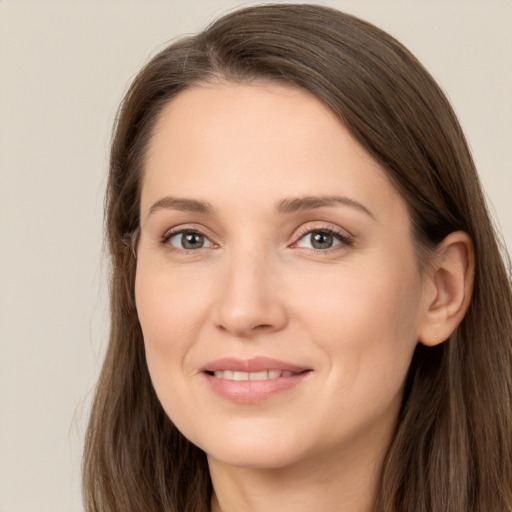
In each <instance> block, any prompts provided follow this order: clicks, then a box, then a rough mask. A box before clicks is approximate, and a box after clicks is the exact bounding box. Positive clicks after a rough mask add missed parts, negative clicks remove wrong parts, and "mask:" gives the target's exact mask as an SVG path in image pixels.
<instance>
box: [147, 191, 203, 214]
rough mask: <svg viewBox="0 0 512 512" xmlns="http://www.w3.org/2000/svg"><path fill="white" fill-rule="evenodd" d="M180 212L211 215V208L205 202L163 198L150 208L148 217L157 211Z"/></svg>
mask: <svg viewBox="0 0 512 512" xmlns="http://www.w3.org/2000/svg"><path fill="white" fill-rule="evenodd" d="M162 209H163V210H180V211H183V212H194V213H203V214H205V215H209V214H212V213H213V206H212V205H211V204H210V203H208V202H206V201H198V200H197V199H185V198H178V197H169V196H167V197H163V198H162V199H159V200H158V201H157V202H156V203H154V204H153V206H151V208H150V209H149V212H148V216H149V215H151V214H152V213H154V212H155V211H157V210H162Z"/></svg>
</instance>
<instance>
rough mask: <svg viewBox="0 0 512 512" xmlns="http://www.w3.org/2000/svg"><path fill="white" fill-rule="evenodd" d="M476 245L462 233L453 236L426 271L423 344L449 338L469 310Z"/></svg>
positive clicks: (420, 339) (444, 242)
mask: <svg viewBox="0 0 512 512" xmlns="http://www.w3.org/2000/svg"><path fill="white" fill-rule="evenodd" d="M474 273H475V256H474V250H473V243H472V242H471V239H470V238H469V236H468V235H467V233H464V232H463V231H455V232H453V233H450V234H449V235H448V236H447V237H446V238H445V239H444V240H443V241H442V242H441V243H440V244H439V247H438V250H437V255H436V257H435V259H434V264H433V265H432V266H431V267H430V268H429V270H427V274H428V275H426V280H427V283H426V287H425V310H424V316H423V319H422V322H421V324H420V330H419V336H418V339H419V341H420V343H422V344H423V345H427V346H434V345H437V344H439V343H442V342H443V341H445V340H446V339H448V338H449V337H450V335H451V334H452V333H453V332H454V331H455V329H456V328H457V326H458V325H459V324H460V322H461V321H462V319H463V318H464V315H465V314H466V311H467V310H468V307H469V303H470V301H471V295H472V292H473V281H474Z"/></svg>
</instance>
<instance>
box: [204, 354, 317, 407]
mask: <svg viewBox="0 0 512 512" xmlns="http://www.w3.org/2000/svg"><path fill="white" fill-rule="evenodd" d="M201 373H202V374H203V376H204V378H205V380H206V382H207V383H208V388H209V389H210V390H211V391H213V392H214V394H215V395H217V396H220V397H221V398H222V399H224V400H228V401H229V402H232V403H236V404H246V405H247V404H255V403H258V402H262V401H265V400H269V399H270V398H272V397H274V396H276V395H279V394H281V393H284V392H286V391H291V390H293V389H294V388H297V387H298V386H299V385H300V384H301V383H303V382H304V381H305V380H306V379H307V378H308V377H309V376H310V375H311V374H312V373H313V371H312V369H311V368H306V367H303V366H298V365H296V364H292V363H289V362H286V361H278V360H276V359H271V358H267V357H254V358H251V359H238V358H230V357H228V358H222V359H217V360H215V361H212V362H210V363H208V364H207V365H206V366H205V367H203V368H202V372H201Z"/></svg>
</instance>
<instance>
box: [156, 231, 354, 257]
mask: <svg viewBox="0 0 512 512" xmlns="http://www.w3.org/2000/svg"><path fill="white" fill-rule="evenodd" d="M313 233H322V234H327V235H330V236H332V237H334V238H335V239H337V240H338V241H339V242H340V244H337V245H335V246H334V247H329V248H327V249H315V248H303V249H306V250H309V251H313V252H315V253H320V254H326V253H330V252H332V251H336V250H339V249H341V248H342V247H350V246H352V245H353V243H354V240H353V238H352V236H351V235H348V234H347V233H344V232H342V231H340V230H337V229H333V228H330V227H326V226H323V227H318V228H317V227H314V228H311V227H305V228H303V229H302V230H301V231H299V233H298V235H297V236H296V241H295V242H293V244H291V247H292V248H297V244H298V243H299V242H300V241H301V240H303V239H304V238H305V237H306V236H307V235H310V234H313ZM182 234H195V235H199V236H202V237H204V238H205V239H206V240H208V241H209V242H210V243H211V244H212V245H213V246H215V245H216V244H215V243H214V242H212V241H211V240H210V238H208V237H207V236H206V235H205V234H204V233H202V232H201V231H200V230H198V229H194V228H182V229H177V230H169V231H167V232H166V233H165V234H164V235H163V236H162V238H161V240H160V243H161V244H162V245H165V246H166V247H167V249H168V250H170V251H173V252H182V253H189V254H190V253H191V252H195V251H197V250H199V249H203V247H200V248H199V249H184V248H178V247H174V246H172V245H171V244H170V243H169V242H170V240H171V238H173V237H175V236H177V235H182ZM340 246H341V247H340Z"/></svg>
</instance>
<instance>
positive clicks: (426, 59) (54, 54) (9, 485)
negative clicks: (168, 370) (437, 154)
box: [0, 0, 512, 512]
mask: <svg viewBox="0 0 512 512" xmlns="http://www.w3.org/2000/svg"><path fill="white" fill-rule="evenodd" d="M247 3H255V2H245V4H247ZM317 3H318V2H317ZM322 3H324V4H326V5H330V6H334V7H338V8H340V9H342V10H346V11H348V12H351V13H354V14H356V15H359V16H361V17H363V18H365V19H367V20H369V21H372V22H374V23H375V24H377V25H378V26H380V27H382V28H384V29H386V30H388V31H389V32H390V33H392V34H393V35H395V36H396V37H397V38H398V39H399V40H401V41H402V42H403V43H405V45H406V46H408V47H409V48H410V49H411V50H412V51H413V53H415V54H416V55H417V56H418V57H419V58H420V60H421V61H422V62H423V63H424V64H425V65H426V66H427V67H428V68H429V69H430V70H431V72H432V73H433V75H434V76H435V77H436V78H437V79H438V80H439V82H440V83H441V85H442V86H443V88H444V89H445V91H446V92H447V93H448V95H449V97H450V98H451V100H452V102H453V104H454V107H455V109H456V111H457V112H458V114H459V116H460V120H461V123H462V125H463V127H464V129H465V131H466V134H467V136H468V138H469V141H470V144H471V147H472V150H473V153H474V157H475V159H476V162H477V166H478V168H479V170H480V173H481V176H482V181H483V183H484V186H485V188H486V190H487V192H488V195H489V198H490V200H491V202H492V205H493V206H492V208H493V210H494V211H495V216H496V218H497V219H499V223H500V224H501V227H502V231H503V232H504V235H505V239H506V240H507V242H508V245H509V247H510V246H511V244H512V201H511V199H510V191H511V190H512V172H511V168H510V164H511V161H512V158H511V156H512V150H511V147H512V121H511V119H512V99H511V97H512V95H511V92H512V66H511V62H512V30H511V27H512V1H511V0H479V1H477V0H461V1H458V0H448V1H447V0H438V1H433V0H430V1H428V2H427V1H423V2H422V1H419V0H407V1H392V0H375V1H370V0H346V1H344V0H339V1H325V2H322ZM236 5H242V4H241V3H240V2H234V1H213V0H196V1H191V0H189V1H185V0H178V1H172V0H169V1H166V2H164V1H160V2H156V1H145V2H143V1H141V0H138V1H129V0H126V1H124V2H114V1H99V0H98V1H87V2H86V1H76V0H75V1H71V0H70V1H67V2H65V1H61V2H57V1H53V2H49V1H39V2H37V1H32V2H29V1H26V0H25V1H24V0H11V1H9V0H3V1H1V0H0V50H1V55H0V59H1V60H0V165H1V167H0V315H1V317H0V350H1V353H0V512H75V511H81V510H82V506H81V501H80V493H79V480H80V478H79V465H80V457H81V446H82V441H83V434H84V429H85V424H86V419H87V414H88V409H89V404H90V399H91V390H92V387H93V385H94V382H95V378H96V376H97V373H98V370H99V366H100V363H101V358H102V353H103V349H104V347H105V343H106V339H107V334H108V320H107V318H108V315H107V312H106V308H107V306H106V304H107V297H106V291H105V290H106V287H105V278H106V274H107V272H106V269H107V268H108V261H107V260H106V259H105V258H104V256H103V255H102V252H101V251H102V201H103V189H104V185H105V172H106V167H107V152H108V143H109V137H110V128H111V124H112V121H113V119H114V115H115V111H116V108H117V105H118V103H119V101H120V99H121V97H122V94H123V91H125V89H126V86H127V83H128V82H129V80H130V79H131V78H132V77H133V76H134V74H135V73H136V71H137V70H138V69H139V68H140V67H141V65H142V64H143V63H144V62H145V61H146V59H147V57H148V56H149V55H152V54H154V53H155V51H156V50H157V49H159V48H161V47H162V46H163V44H164V43H165V42H166V41H169V40H171V39H173V38H175V37H176V36H178V35H181V34H184V33H190V32H194V31H197V30H199V29H201V28H202V27H204V26H205V24H207V23H208V22H209V21H211V20H212V19H213V18H214V17H216V16H218V15H220V14H221V13H223V12H225V11H226V10H228V9H231V8H233V7H235V6H236Z"/></svg>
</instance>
